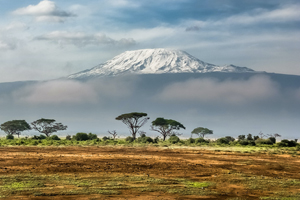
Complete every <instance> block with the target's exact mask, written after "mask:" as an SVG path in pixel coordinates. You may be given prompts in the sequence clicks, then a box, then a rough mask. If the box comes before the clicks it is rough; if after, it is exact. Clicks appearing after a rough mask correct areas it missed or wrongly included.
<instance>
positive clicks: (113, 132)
mask: <svg viewBox="0 0 300 200" xmlns="http://www.w3.org/2000/svg"><path fill="white" fill-rule="evenodd" d="M107 132H108V133H109V134H111V135H112V136H113V138H114V139H116V137H117V136H118V133H117V131H115V130H113V131H112V132H110V131H107Z"/></svg>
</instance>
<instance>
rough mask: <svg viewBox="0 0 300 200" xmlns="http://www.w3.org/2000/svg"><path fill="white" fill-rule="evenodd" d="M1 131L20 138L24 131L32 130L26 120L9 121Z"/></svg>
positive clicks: (3, 125) (2, 125) (2, 126)
mask: <svg viewBox="0 0 300 200" xmlns="http://www.w3.org/2000/svg"><path fill="white" fill-rule="evenodd" d="M0 128H1V130H2V131H4V132H5V133H6V134H8V135H18V137H19V136H20V134H21V132H22V131H27V130H31V127H30V125H29V124H28V123H27V122H26V121H25V120H12V121H7V122H5V123H3V124H1V126H0Z"/></svg>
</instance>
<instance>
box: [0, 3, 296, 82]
mask: <svg viewBox="0 0 300 200" xmlns="http://www.w3.org/2000/svg"><path fill="white" fill-rule="evenodd" d="M299 10H300V3H299V1H297V0H285V1H279V0H272V1H270V0H266V1H259V0H251V1H248V0H201V1H199V0H160V1H138V0H111V1H104V0H103V1H99V0H97V1H96V0H87V1H84V2H83V1H78V0H72V1H70V0H64V1H62V0H57V1H50V0H44V1H34V0H30V1H29V0H22V1H17V0H13V1H4V0H0V63H1V66H0V67H1V74H0V80H1V82H6V81H18V80H45V79H53V78H58V77H62V76H66V75H69V74H71V73H75V72H78V71H81V70H84V69H87V68H91V67H93V66H95V65H97V64H99V63H102V62H104V61H106V60H108V59H110V58H112V57H114V56H116V55H118V54H119V53H122V52H124V51H126V50H135V49H142V48H174V49H180V50H185V51H187V52H188V53H190V54H191V55H193V56H195V57H197V58H199V59H200V60H203V61H205V62H209V63H213V64H217V65H224V64H235V65H238V66H246V67H249V68H252V69H254V70H258V71H268V72H275V73H285V74H297V75H300V67H299V60H300V58H299V55H300V37H299V35H300V31H299V29H300V24H299V22H300V12H299Z"/></svg>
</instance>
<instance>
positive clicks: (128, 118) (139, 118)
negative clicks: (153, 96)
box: [116, 112, 150, 140]
mask: <svg viewBox="0 0 300 200" xmlns="http://www.w3.org/2000/svg"><path fill="white" fill-rule="evenodd" d="M149 119H150V118H149V117H147V113H138V112H132V113H125V114H122V115H120V116H118V117H116V120H121V121H122V122H123V123H124V124H126V125H127V127H128V129H129V131H130V133H131V135H132V138H133V139H134V140H135V138H136V133H137V132H138V130H139V129H140V128H141V127H142V126H143V125H144V124H145V123H146V122H147V121H148V120H149Z"/></svg>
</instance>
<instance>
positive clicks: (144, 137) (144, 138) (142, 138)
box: [137, 134, 153, 143]
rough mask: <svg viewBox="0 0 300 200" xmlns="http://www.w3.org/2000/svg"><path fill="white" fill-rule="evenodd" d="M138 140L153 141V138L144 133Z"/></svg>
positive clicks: (140, 141) (143, 141) (142, 141)
mask: <svg viewBox="0 0 300 200" xmlns="http://www.w3.org/2000/svg"><path fill="white" fill-rule="evenodd" d="M137 142H139V143H147V142H148V143H153V139H152V138H151V137H147V136H146V135H144V134H143V135H142V136H141V137H139V138H138V139H137Z"/></svg>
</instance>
